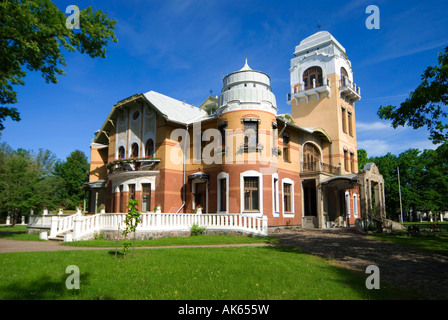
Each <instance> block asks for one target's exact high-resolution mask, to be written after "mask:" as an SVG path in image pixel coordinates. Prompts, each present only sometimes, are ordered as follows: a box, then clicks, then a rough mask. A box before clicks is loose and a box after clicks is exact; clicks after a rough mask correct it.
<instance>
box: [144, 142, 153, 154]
mask: <svg viewBox="0 0 448 320" xmlns="http://www.w3.org/2000/svg"><path fill="white" fill-rule="evenodd" d="M145 156H147V157H151V158H154V141H153V140H152V139H149V140H148V141H147V142H146V145H145Z"/></svg>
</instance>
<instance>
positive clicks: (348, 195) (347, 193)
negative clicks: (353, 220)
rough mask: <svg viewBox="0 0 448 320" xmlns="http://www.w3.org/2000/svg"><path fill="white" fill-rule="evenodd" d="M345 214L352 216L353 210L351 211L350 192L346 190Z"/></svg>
mask: <svg viewBox="0 0 448 320" xmlns="http://www.w3.org/2000/svg"><path fill="white" fill-rule="evenodd" d="M345 207H346V208H345V214H346V216H347V218H350V217H351V211H350V192H348V191H346V192H345Z"/></svg>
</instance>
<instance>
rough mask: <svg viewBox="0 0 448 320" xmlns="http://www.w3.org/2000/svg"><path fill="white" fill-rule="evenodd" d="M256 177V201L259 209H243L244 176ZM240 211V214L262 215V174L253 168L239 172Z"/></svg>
mask: <svg viewBox="0 0 448 320" xmlns="http://www.w3.org/2000/svg"><path fill="white" fill-rule="evenodd" d="M249 177H257V178H258V201H259V203H258V204H259V208H260V210H259V211H244V178H249ZM240 212H241V214H243V213H244V214H250V215H257V216H260V217H261V216H262V215H263V174H261V173H260V172H258V171H255V170H248V171H244V172H242V173H240Z"/></svg>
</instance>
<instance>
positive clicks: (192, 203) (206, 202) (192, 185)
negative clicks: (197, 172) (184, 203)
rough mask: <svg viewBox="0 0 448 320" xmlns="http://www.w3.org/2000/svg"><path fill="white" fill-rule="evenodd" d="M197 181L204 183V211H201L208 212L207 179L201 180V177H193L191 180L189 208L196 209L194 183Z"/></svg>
mask: <svg viewBox="0 0 448 320" xmlns="http://www.w3.org/2000/svg"><path fill="white" fill-rule="evenodd" d="M198 183H205V208H204V207H202V208H203V210H204V211H202V213H208V189H209V182H208V181H207V180H203V179H198V178H196V179H194V180H193V181H191V192H192V193H193V199H192V201H191V208H192V209H193V210H195V209H196V199H195V196H194V194H195V193H196V185H197V184H198Z"/></svg>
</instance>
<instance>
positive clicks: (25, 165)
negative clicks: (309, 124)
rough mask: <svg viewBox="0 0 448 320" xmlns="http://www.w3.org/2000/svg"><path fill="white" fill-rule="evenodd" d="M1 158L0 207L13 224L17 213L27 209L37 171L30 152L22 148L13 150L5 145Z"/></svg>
mask: <svg viewBox="0 0 448 320" xmlns="http://www.w3.org/2000/svg"><path fill="white" fill-rule="evenodd" d="M4 146H5V145H4ZM5 151H6V152H5ZM1 158H2V160H3V161H2V164H1V167H0V208H1V211H2V212H4V213H5V212H6V213H7V214H8V215H9V216H10V217H11V218H12V224H15V222H16V221H17V218H18V216H19V215H21V214H23V213H24V212H26V211H27V210H28V211H29V207H30V199H31V197H32V195H33V193H32V191H33V186H34V184H35V183H36V181H37V180H38V179H39V171H38V169H37V166H36V163H35V162H34V161H33V158H32V156H31V154H30V152H28V151H25V150H23V149H18V150H17V151H13V150H11V149H10V148H7V147H6V146H5V148H2V156H1Z"/></svg>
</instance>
